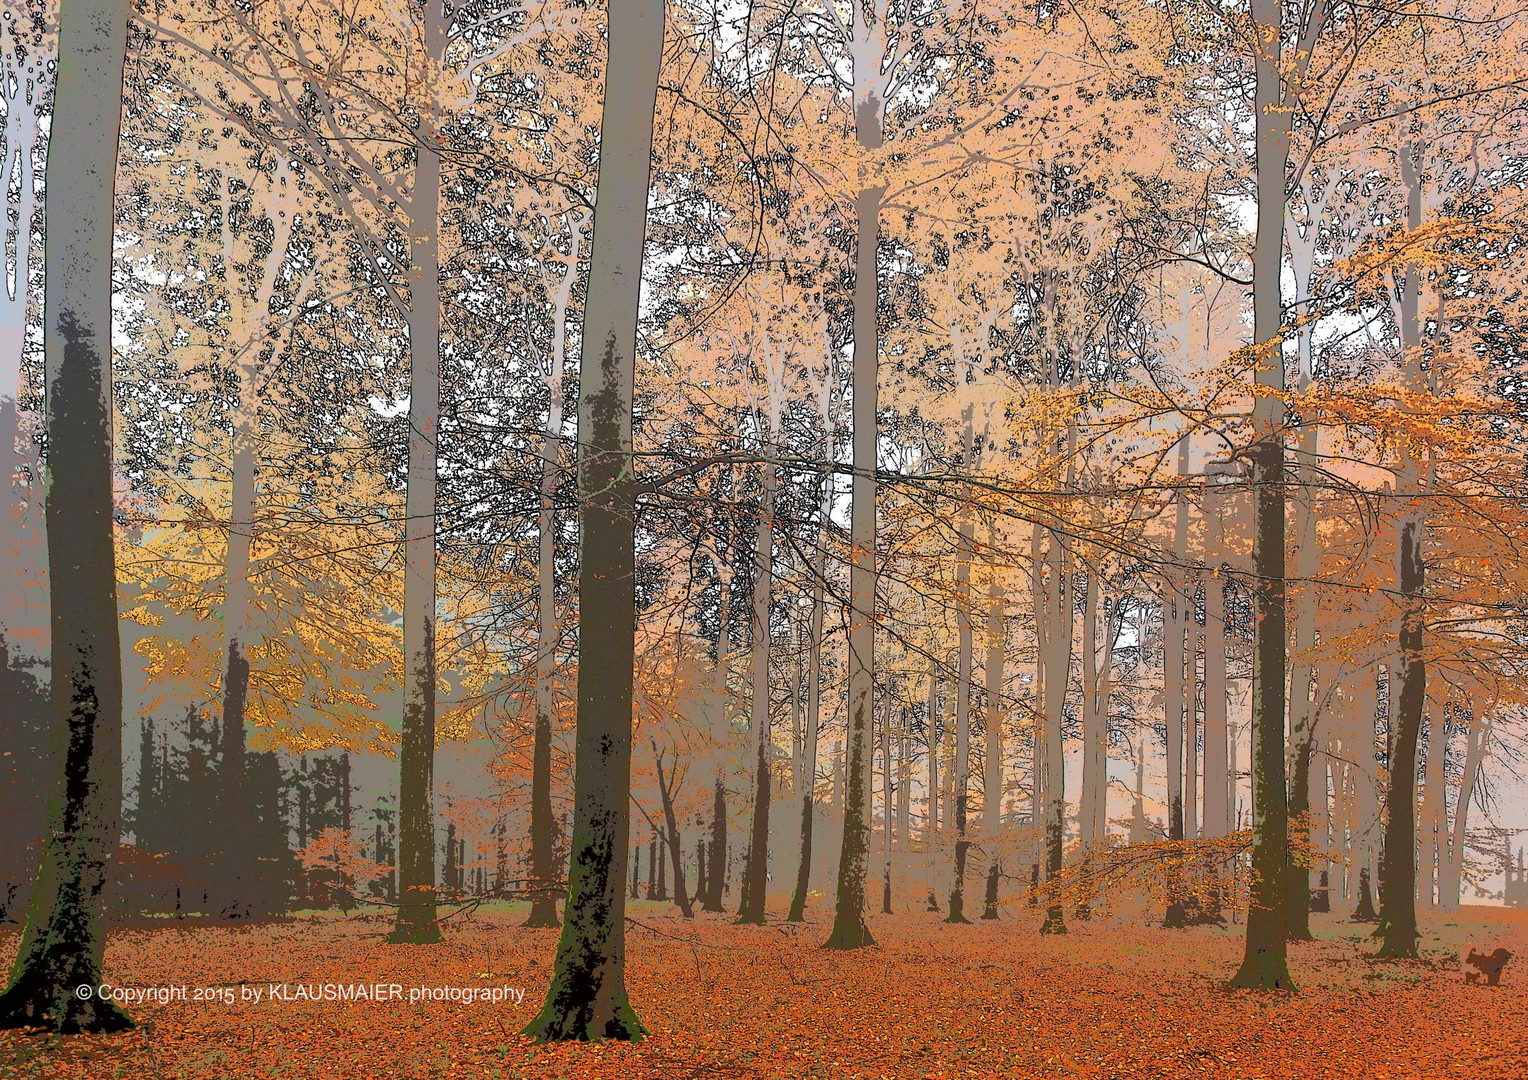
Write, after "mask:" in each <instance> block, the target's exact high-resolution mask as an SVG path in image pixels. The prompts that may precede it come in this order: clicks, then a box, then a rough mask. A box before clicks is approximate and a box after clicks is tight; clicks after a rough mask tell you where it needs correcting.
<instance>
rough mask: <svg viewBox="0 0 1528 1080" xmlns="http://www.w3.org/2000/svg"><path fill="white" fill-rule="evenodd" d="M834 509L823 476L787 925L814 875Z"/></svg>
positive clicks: (826, 455)
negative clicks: (826, 582) (826, 586)
mask: <svg viewBox="0 0 1528 1080" xmlns="http://www.w3.org/2000/svg"><path fill="white" fill-rule="evenodd" d="M828 423H829V418H828V415H827V409H826V407H825V408H824V410H823V431H824V435H823V463H824V468H825V469H826V467H827V465H828V464H829V463H831V461H832V460H833V438H832V433H831V429H830V428H829V427H828ZM832 508H833V480H832V474H831V473H830V472H824V474H823V490H822V502H821V504H820V506H819V508H818V512H819V515H820V518H819V521H820V527H819V529H818V538H817V549H816V551H815V552H813V554H812V614H811V623H810V627H809V629H808V632H807V637H808V641H807V665H806V666H807V675H806V678H807V683H806V736H805V745H804V746H803V748H802V764H801V772H802V784H801V852H800V858H799V859H798V861H797V863H796V889H795V892H794V893H793V894H792V895H791V909H790V913H789V914H788V915H787V916H786V917H785V918H786V921H787V922H803V921H805V919H806V894H807V887H808V884H809V882H810V880H811V874H812V824H813V822H812V819H813V817H814V816H815V801H816V800H815V798H814V794H815V792H816V789H817V736H818V731H819V725H820V723H821V719H822V622H823V615H824V612H825V611H826V608H825V606H824V604H823V574H824V573H825V571H826V566H827V554H826V548H827V524H828V520H829V516H830V514H831V513H832Z"/></svg>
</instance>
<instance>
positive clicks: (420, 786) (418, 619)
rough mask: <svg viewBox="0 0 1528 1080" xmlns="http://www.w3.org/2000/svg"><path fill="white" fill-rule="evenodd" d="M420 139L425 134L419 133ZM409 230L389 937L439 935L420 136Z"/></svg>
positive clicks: (430, 375) (436, 389)
mask: <svg viewBox="0 0 1528 1080" xmlns="http://www.w3.org/2000/svg"><path fill="white" fill-rule="evenodd" d="M422 141H423V140H422ZM418 155H419V160H418V163H417V164H416V166H415V179H414V195H413V201H412V203H411V205H410V208H409V209H410V230H409V259H410V262H409V311H408V326H409V471H408V488H407V492H406V494H405V496H404V506H405V509H404V515H405V519H406V520H405V523H404V545H403V555H404V571H403V733H402V738H401V744H402V745H401V748H400V752H399V755H398V770H399V778H398V888H399V890H400V896H399V898H398V918H397V923H396V925H395V926H394V927H393V931H392V933H390V934H389V935H388V940H389V941H391V942H394V943H411V944H428V943H430V942H436V941H440V940H441V934H440V927H439V925H438V924H437V923H436V912H435V899H436V898H435V891H436V882H435V810H434V786H435V486H436V476H435V466H436V457H437V436H438V429H439V423H440V242H439V236H438V235H437V229H438V222H439V219H440V155H439V154H438V153H436V152H435V151H434V150H433V149H431V148H429V147H428V146H421V147H420V148H419V151H418Z"/></svg>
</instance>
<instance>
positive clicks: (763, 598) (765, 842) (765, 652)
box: [737, 465, 776, 926]
mask: <svg viewBox="0 0 1528 1080" xmlns="http://www.w3.org/2000/svg"><path fill="white" fill-rule="evenodd" d="M775 483H776V480H775V467H774V466H773V465H765V466H764V476H763V490H762V492H760V495H759V525H758V532H757V535H756V536H755V538H754V550H753V716H752V724H751V725H750V727H751V728H752V735H753V747H752V749H753V829H752V833H751V835H750V837H749V841H748V861H747V863H746V864H745V866H746V868H747V870H746V873H747V878H746V879H745V880H744V882H743V903H742V905H741V906H740V908H739V910H738V916H737V921H738V922H740V923H756V924H758V925H760V926H762V925H763V924H764V890H765V888H766V887H767V886H768V882H769V801H770V790H771V785H770V777H769V768H770V766H769V750H770V743H771V740H770V733H769V719H770V718H769V644H770V641H769V598H770V590H771V586H772V585H773V582H774V544H775Z"/></svg>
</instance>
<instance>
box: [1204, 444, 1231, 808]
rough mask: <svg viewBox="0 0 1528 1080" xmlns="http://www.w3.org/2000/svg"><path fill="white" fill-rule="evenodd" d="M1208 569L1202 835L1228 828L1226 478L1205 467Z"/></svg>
mask: <svg viewBox="0 0 1528 1080" xmlns="http://www.w3.org/2000/svg"><path fill="white" fill-rule="evenodd" d="M1205 471H1206V476H1205V491H1204V504H1205V518H1206V524H1205V527H1206V536H1207V539H1206V545H1205V546H1206V555H1207V556H1208V558H1206V560H1205V561H1206V562H1207V563H1208V564H1210V565H1208V566H1207V568H1206V572H1207V573H1206V577H1205V579H1204V835H1205V836H1206V837H1212V838H1213V837H1218V836H1226V835H1228V834H1229V833H1230V832H1231V799H1230V795H1231V784H1230V771H1231V762H1230V757H1229V755H1228V753H1227V740H1228V738H1229V735H1230V732H1229V731H1228V730H1227V727H1226V578H1225V561H1224V554H1223V553H1224V551H1225V526H1224V522H1223V519H1222V516H1221V515H1222V514H1223V513H1224V507H1225V493H1224V490H1223V486H1222V485H1223V483H1224V480H1223V479H1222V477H1224V476H1225V473H1224V472H1223V471H1219V470H1216V469H1215V468H1214V463H1211V465H1210V466H1207V467H1206V470H1205Z"/></svg>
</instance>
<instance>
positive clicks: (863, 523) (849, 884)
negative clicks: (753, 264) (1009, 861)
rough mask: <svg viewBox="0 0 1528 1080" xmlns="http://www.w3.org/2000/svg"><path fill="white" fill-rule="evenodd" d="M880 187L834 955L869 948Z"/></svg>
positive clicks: (857, 415)
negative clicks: (868, 785)
mask: <svg viewBox="0 0 1528 1080" xmlns="http://www.w3.org/2000/svg"><path fill="white" fill-rule="evenodd" d="M855 122H856V125H857V131H858V134H859V141H860V144H861V146H862V147H864V148H865V149H867V150H874V149H878V148H879V147H880V145H881V102H880V100H879V99H878V98H876V97H874V96H873V95H872V96H871V97H870V98H869V99H868V100H865V101H861V102H859V103H857V108H856V116H855ZM885 191H886V189H885V188H884V187H870V188H865V189H864V190H862V191H861V192H860V193H859V196H858V198H857V199H856V200H855V203H856V205H855V212H856V214H857V221H858V235H857V240H856V244H857V246H856V249H855V267H854V273H855V279H854V368H853V387H854V440H853V459H854V482H853V488H852V493H851V504H852V505H851V509H850V522H849V532H850V538H849V539H850V544H851V546H852V555H851V560H850V564H849V609H850V612H849V635H848V636H849V747H848V752H849V761H848V784H847V787H848V791H847V792H846V797H845V803H844V835H843V843H842V846H841V850H840V854H839V860H838V902H837V905H836V907H835V909H834V914H833V931H832V933H831V934H830V935H829V936H828V940H827V941H826V942H825V943H824V944H825V945H826V947H828V948H833V949H857V948H861V947H864V946H867V945H874V944H875V939H874V938H872V937H871V936H870V928H869V927H868V926H866V925H865V877H866V872H867V870H868V865H867V864H868V859H869V850H870V820H869V817H870V815H869V806H870V793H869V792H868V791H867V790H866V789H865V788H866V784H865V778H866V773H867V771H868V770H867V768H866V766H867V765H868V763H869V758H870V738H871V727H872V715H871V714H872V707H873V702H874V697H875V685H874V684H875V655H874V650H875V593H876V565H875V519H876V513H875V502H876V476H875V473H876V462H877V458H876V449H877V438H876V432H877V417H876V400H877V385H876V384H877V358H878V354H879V352H880V329H879V327H878V325H877V321H876V305H877V296H878V292H879V290H878V284H879V282H878V274H877V246H878V244H879V239H880V212H881V196H882V195H883V194H885Z"/></svg>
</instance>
